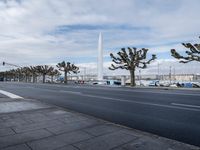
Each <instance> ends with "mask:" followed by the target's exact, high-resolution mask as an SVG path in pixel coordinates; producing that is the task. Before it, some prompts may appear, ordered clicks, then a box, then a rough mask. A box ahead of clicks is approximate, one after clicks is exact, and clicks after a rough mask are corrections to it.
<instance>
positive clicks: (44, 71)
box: [35, 65, 54, 83]
mask: <svg viewBox="0 0 200 150" xmlns="http://www.w3.org/2000/svg"><path fill="white" fill-rule="evenodd" d="M35 69H36V70H37V72H38V73H40V74H42V77H43V80H42V82H43V83H45V78H46V75H47V74H48V73H50V72H51V71H52V70H53V69H54V68H53V67H51V66H47V65H44V66H36V67H35Z"/></svg>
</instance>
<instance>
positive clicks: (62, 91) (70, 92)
mask: <svg viewBox="0 0 200 150" xmlns="http://www.w3.org/2000/svg"><path fill="white" fill-rule="evenodd" d="M59 92H61V93H69V94H79V95H80V94H82V93H81V92H76V91H65V90H60V91H59Z"/></svg>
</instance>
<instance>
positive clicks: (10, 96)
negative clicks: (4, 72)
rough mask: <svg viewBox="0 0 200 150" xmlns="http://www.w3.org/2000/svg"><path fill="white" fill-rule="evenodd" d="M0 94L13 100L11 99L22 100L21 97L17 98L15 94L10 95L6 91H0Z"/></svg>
mask: <svg viewBox="0 0 200 150" xmlns="http://www.w3.org/2000/svg"><path fill="white" fill-rule="evenodd" d="M0 93H1V94H3V95H6V96H8V97H9V98H13V99H23V97H21V96H18V95H15V94H13V93H10V92H7V91H3V90H0Z"/></svg>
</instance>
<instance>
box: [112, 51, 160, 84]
mask: <svg viewBox="0 0 200 150" xmlns="http://www.w3.org/2000/svg"><path fill="white" fill-rule="evenodd" d="M147 52H148V49H146V48H142V49H140V50H137V48H135V47H134V48H130V47H128V50H127V51H126V49H125V48H122V49H121V51H119V52H118V53H117V55H118V56H114V55H113V54H112V53H110V57H111V58H112V61H113V62H114V63H115V65H114V64H111V67H109V69H110V70H116V69H126V70H129V71H130V77H131V86H135V85H136V83H135V69H136V68H142V69H144V68H146V67H147V64H150V63H151V61H153V60H155V59H156V55H154V54H153V55H152V56H151V58H150V59H149V60H147Z"/></svg>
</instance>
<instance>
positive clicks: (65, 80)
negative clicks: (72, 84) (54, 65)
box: [64, 72, 67, 84]
mask: <svg viewBox="0 0 200 150" xmlns="http://www.w3.org/2000/svg"><path fill="white" fill-rule="evenodd" d="M64 83H66V84H67V72H65V79H64Z"/></svg>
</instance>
